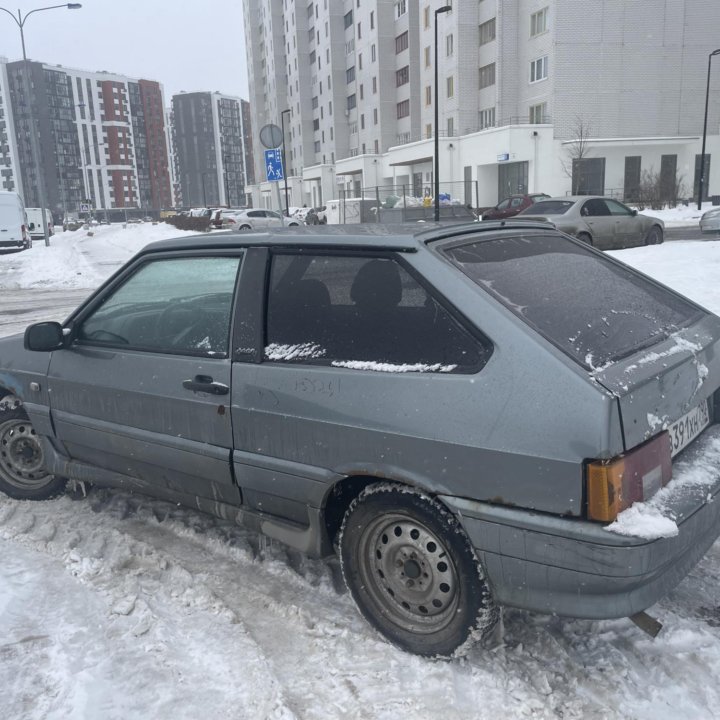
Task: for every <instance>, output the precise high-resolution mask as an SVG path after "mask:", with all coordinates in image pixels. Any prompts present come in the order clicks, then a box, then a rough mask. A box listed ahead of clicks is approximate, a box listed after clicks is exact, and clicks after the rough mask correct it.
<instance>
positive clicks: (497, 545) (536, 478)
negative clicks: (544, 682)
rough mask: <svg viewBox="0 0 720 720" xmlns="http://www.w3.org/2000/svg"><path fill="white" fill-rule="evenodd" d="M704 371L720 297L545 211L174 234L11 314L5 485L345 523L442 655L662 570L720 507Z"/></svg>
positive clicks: (405, 635)
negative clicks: (37, 317)
mask: <svg viewBox="0 0 720 720" xmlns="http://www.w3.org/2000/svg"><path fill="white" fill-rule="evenodd" d="M719 387H720V318H718V317H716V316H715V315H713V314H712V313H709V312H708V311H706V310H704V309H703V308H701V307H699V306H697V305H696V304H694V303H692V302H691V301H689V300H687V299H686V298H684V297H682V296H680V295H678V294H677V293H675V292H673V291H671V290H669V289H667V288H665V287H663V286H662V285H659V284H658V283H656V282H653V281H652V280H650V279H648V278H646V277H644V276H643V275H641V274H640V273H638V272H636V271H634V270H632V269H631V268H628V267H626V266H625V265H623V264H622V263H620V262H619V261H617V260H615V259H614V258H612V257H609V256H606V255H604V254H603V253H601V252H599V251H598V250H595V249H594V248H592V247H589V246H588V245H586V244H584V243H582V242H580V241H578V240H576V239H574V238H571V237H569V236H567V235H563V234H562V233H560V232H558V231H557V230H555V229H554V228H553V227H552V226H551V225H549V224H547V223H539V222H533V221H526V222H519V221H518V222H514V221H509V222H503V223H484V224H481V223H474V224H469V225H463V226H457V225H456V226H433V227H431V228H429V229H426V230H424V231H421V232H418V229H417V226H412V227H411V228H407V227H404V226H394V227H393V226H391V227H384V226H381V225H376V224H370V225H354V226H344V227H343V226H328V227H326V228H323V232H318V231H317V230H315V229H314V228H310V227H307V226H304V227H300V228H296V229H295V231H294V232H292V231H290V230H283V229H280V230H277V231H274V232H273V233H265V234H262V233H248V232H244V233H238V234H228V235H211V236H210V237H208V236H207V235H203V236H201V237H189V238H180V239H175V240H168V241H164V242H159V243H155V244H153V245H150V246H148V247H146V248H145V249H144V250H142V251H141V252H140V253H139V254H138V255H137V256H136V257H134V258H133V259H132V260H131V261H130V262H129V263H127V265H126V266H125V267H123V268H122V269H120V270H119V271H118V272H117V273H116V274H115V275H114V276H113V277H111V278H110V279H109V280H108V281H107V282H106V283H105V284H104V285H103V286H102V287H100V288H99V289H98V290H97V291H96V292H95V293H94V294H93V295H92V296H91V297H90V298H89V299H88V300H87V301H85V302H84V303H83V304H82V305H81V306H80V307H79V308H78V309H77V310H76V311H75V312H74V313H73V314H72V315H71V316H70V317H69V318H68V319H67V320H66V321H65V322H64V323H62V324H60V323H47V322H46V323H39V324H35V325H31V326H30V327H29V328H28V329H27V331H26V333H25V338H24V341H23V338H22V336H16V337H10V338H5V339H3V340H0V489H1V490H3V491H4V492H5V493H7V494H8V495H10V496H12V497H15V498H23V499H36V500H41V499H47V498H50V497H52V496H54V495H56V494H58V493H60V492H62V491H63V489H64V487H65V485H66V482H67V481H68V480H69V481H70V482H71V483H75V484H77V483H92V484H97V485H100V486H115V487H122V488H129V489H131V490H134V491H137V492H142V493H146V494H148V495H152V496H155V497H160V498H164V499H166V500H169V501H171V502H177V503H183V504H186V505H189V506H192V507H195V508H199V509H202V510H205V511H207V512H209V513H214V514H216V515H219V516H220V517H222V518H225V519H227V520H230V521H233V522H238V523H242V524H245V525H247V526H249V527H250V528H252V529H255V530H257V531H259V532H262V533H265V534H266V535H268V536H270V537H272V538H275V539H277V540H280V541H282V542H283V543H286V544H288V545H291V546H293V547H294V548H297V549H300V550H302V551H303V552H307V553H310V554H313V555H327V554H330V553H333V552H335V551H336V550H337V551H338V552H339V555H340V559H341V565H342V571H343V574H344V577H345V580H346V582H347V585H348V587H349V589H350V592H351V593H352V595H353V597H354V599H355V601H356V602H357V604H358V606H359V607H360V610H361V611H362V613H363V614H364V615H365V617H366V618H367V619H368V620H369V621H370V622H371V623H372V624H373V625H374V626H375V627H376V628H378V629H379V630H380V632H382V633H383V634H384V635H385V636H386V637H387V638H388V639H389V640H391V641H392V642H393V643H396V644H397V645H399V646H400V647H403V648H405V649H407V650H411V651H413V652H417V653H421V654H423V655H430V656H435V655H442V656H450V655H453V654H456V653H459V652H461V651H463V650H465V649H466V648H467V647H468V646H469V645H470V641H471V640H473V639H474V638H477V637H480V636H481V635H482V634H483V633H486V632H487V631H488V630H489V629H490V628H492V626H493V623H494V621H495V619H496V617H497V608H498V606H500V605H510V606H515V607H520V608H525V609H528V610H534V611H539V612H547V613H555V614H558V615H567V616H573V617H583V618H611V617H624V616H632V615H634V614H636V613H638V612H640V611H643V610H644V609H645V608H647V607H649V606H650V605H652V604H653V603H654V602H655V601H656V600H658V599H659V598H660V597H662V596H663V595H664V594H665V593H667V592H668V591H669V590H671V589H672V588H673V587H674V586H675V585H676V584H677V583H678V582H679V581H680V580H681V579H682V578H683V577H684V576H685V575H686V574H687V573H688V571H689V570H690V569H691V568H692V567H693V566H694V565H695V564H696V563H697V562H698V560H699V559H700V558H701V557H702V555H703V554H704V553H705V551H706V550H707V548H708V547H710V545H711V544H712V543H713V542H714V540H715V539H716V537H717V536H718V534H719V533H720V496H719V494H718V493H719V491H720V467H718V465H717V463H715V464H713V462H714V461H712V460H711V459H708V455H707V453H708V452H711V450H712V448H713V447H715V446H716V445H717V443H718V437H719V436H720V428H719V427H718V425H716V424H715V422H716V419H717V417H718V397H719V393H718V388H719ZM671 478H672V481H671ZM713 500H714V502H713ZM652 503H655V505H651V504H652ZM646 506H647V507H650V508H651V511H652V513H654V515H653V518H654V519H655V520H656V521H657V520H658V518H660V519H661V520H662V522H661V523H660V524H661V529H662V532H661V533H660V536H658V534H655V535H652V536H649V537H648V536H647V535H646V534H645V526H643V524H642V523H640V524H638V523H635V522H634V518H636V517H637V515H638V513H640V510H641V509H642V508H643V507H646ZM641 517H642V516H641ZM657 525H658V523H657V522H655V523H654V524H653V527H654V528H656V527H657ZM321 611H322V610H321V609H319V610H318V612H321Z"/></svg>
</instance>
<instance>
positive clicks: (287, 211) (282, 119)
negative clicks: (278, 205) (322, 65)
mask: <svg viewBox="0 0 720 720" xmlns="http://www.w3.org/2000/svg"><path fill="white" fill-rule="evenodd" d="M285 113H288V114H289V113H290V110H283V111H282V112H281V113H280V125H281V126H282V136H283V142H282V164H283V178H284V180H285V217H290V204H289V202H288V186H287V164H286V163H285Z"/></svg>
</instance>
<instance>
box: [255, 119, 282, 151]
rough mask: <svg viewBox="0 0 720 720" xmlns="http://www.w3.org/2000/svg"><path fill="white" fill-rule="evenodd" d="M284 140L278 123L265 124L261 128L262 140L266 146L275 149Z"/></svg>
mask: <svg viewBox="0 0 720 720" xmlns="http://www.w3.org/2000/svg"><path fill="white" fill-rule="evenodd" d="M282 141H283V136H282V130H281V129H280V128H279V127H278V126H277V125H273V124H272V123H270V124H269V125H264V126H263V128H262V129H261V130H260V142H261V143H262V144H263V145H264V146H265V147H266V148H270V149H273V148H276V147H280V145H282Z"/></svg>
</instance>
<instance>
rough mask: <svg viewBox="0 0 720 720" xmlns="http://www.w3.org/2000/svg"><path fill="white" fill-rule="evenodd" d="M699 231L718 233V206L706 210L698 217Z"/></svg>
mask: <svg viewBox="0 0 720 720" xmlns="http://www.w3.org/2000/svg"><path fill="white" fill-rule="evenodd" d="M700 232H704V233H716V234H717V233H720V207H716V208H713V209H712V210H708V211H707V212H706V213H704V214H703V216H702V217H701V218H700Z"/></svg>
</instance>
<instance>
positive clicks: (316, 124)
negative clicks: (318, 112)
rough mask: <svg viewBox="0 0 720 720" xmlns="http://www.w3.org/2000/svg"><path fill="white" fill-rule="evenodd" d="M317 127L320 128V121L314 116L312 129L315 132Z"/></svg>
mask: <svg viewBox="0 0 720 720" xmlns="http://www.w3.org/2000/svg"><path fill="white" fill-rule="evenodd" d="M319 129H320V121H319V120H318V119H317V118H315V120H313V130H314V131H315V132H317V131H318V130H319Z"/></svg>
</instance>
